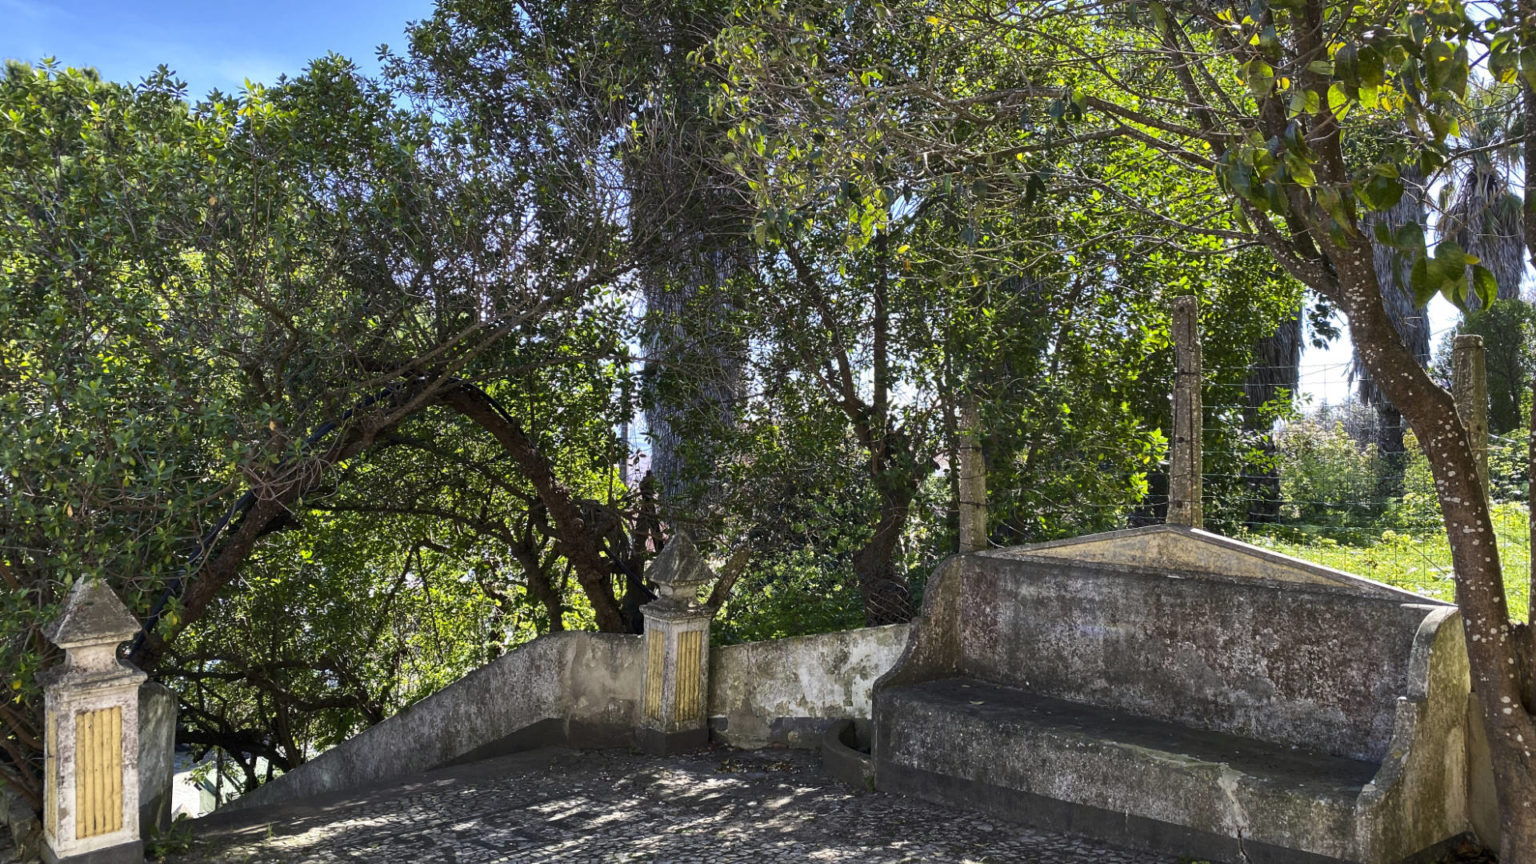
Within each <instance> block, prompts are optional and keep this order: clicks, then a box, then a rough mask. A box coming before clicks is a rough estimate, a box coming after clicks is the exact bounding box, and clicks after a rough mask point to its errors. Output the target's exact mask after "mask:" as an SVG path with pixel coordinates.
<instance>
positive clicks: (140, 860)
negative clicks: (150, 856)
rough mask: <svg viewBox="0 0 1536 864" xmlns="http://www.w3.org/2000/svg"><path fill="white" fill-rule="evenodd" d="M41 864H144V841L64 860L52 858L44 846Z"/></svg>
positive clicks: (50, 851)
mask: <svg viewBox="0 0 1536 864" xmlns="http://www.w3.org/2000/svg"><path fill="white" fill-rule="evenodd" d="M43 864H144V841H142V840H135V841H133V842H132V843H121V844H119V845H117V846H109V847H108V848H106V849H97V850H95V851H93V852H86V853H84V854H81V855H69V856H66V857H64V858H56V857H54V854H53V851H52V850H51V849H49V848H48V847H47V846H44V847H43Z"/></svg>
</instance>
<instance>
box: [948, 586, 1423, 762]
mask: <svg viewBox="0 0 1536 864" xmlns="http://www.w3.org/2000/svg"><path fill="white" fill-rule="evenodd" d="M971 563H972V566H967V567H965V568H964V571H963V574H964V575H963V583H962V586H963V587H962V588H961V590H960V592H959V597H958V600H959V604H958V608H957V609H956V611H957V612H958V617H959V646H958V647H959V649H960V655H961V656H960V669H959V670H958V671H960V672H961V673H962V674H964V675H967V676H971V677H975V678H979V679H982V680H986V681H992V682H994V683H998V684H1003V685H1007V686H1012V687H1018V688H1021V689H1024V690H1028V691H1030V692H1034V693H1039V694H1041V695H1046V696H1052V697H1056V698H1060V699H1066V700H1070V701H1074V702H1081V703H1086V704H1092V705H1098V706H1101V707H1105V708H1113V709H1119V710H1124V711H1127V712H1130V713H1133V714H1139V715H1142V716H1148V717H1156V718H1159V719H1165V720H1171V721H1174V722H1178V723H1182V724H1185V725H1189V726H1193V727H1197V728H1204V729H1210V730H1214V731H1219V732H1228V733H1232V734H1235V735H1241V736H1244V737H1249V738H1257V739H1260V740H1265V741H1272V742H1275V743H1280V744H1290V745H1294V746H1298V747H1305V748H1308V749H1312V750H1322V751H1325V752H1328V753H1332V754H1334V755H1339V756H1349V757H1352V758H1356V759H1364V760H1369V761H1380V760H1381V759H1382V758H1383V756H1384V755H1385V753H1386V750H1387V742H1388V740H1389V739H1390V737H1391V735H1392V728H1393V722H1394V716H1395V710H1396V702H1397V699H1398V697H1400V696H1404V695H1406V694H1407V692H1408V672H1409V668H1408V667H1409V659H1410V654H1411V651H1412V647H1413V640H1414V634H1415V633H1416V632H1417V630H1418V628H1419V624H1420V623H1421V622H1422V621H1423V619H1424V617H1425V616H1426V615H1427V614H1428V613H1429V612H1430V611H1431V609H1432V608H1433V607H1431V606H1428V605H1415V604H1411V603H1403V602H1400V601H1397V600H1394V599H1381V598H1372V597H1366V596H1359V595H1355V594H1351V593H1348V592H1341V591H1329V590H1313V589H1308V588H1305V587H1302V586H1295V585H1277V584H1273V583H1269V582H1264V581H1260V580H1229V579H1223V578H1218V577H1207V576H1193V575H1186V574H1172V573H1155V572H1133V571H1128V570H1126V569H1124V568H1110V567H1102V566H1092V565H1081V564H1073V563H1068V562H1060V561H1040V560H1033V561H1032V560H1028V559H1013V560H1009V559H1001V558H994V559H985V558H978V559H974V560H973V562H971ZM1426 602H1428V601H1426Z"/></svg>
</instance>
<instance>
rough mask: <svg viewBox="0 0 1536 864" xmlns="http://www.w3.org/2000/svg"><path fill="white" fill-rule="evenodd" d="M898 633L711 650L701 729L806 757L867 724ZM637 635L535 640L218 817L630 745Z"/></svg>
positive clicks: (641, 658) (637, 690) (640, 682)
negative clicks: (434, 773)
mask: <svg viewBox="0 0 1536 864" xmlns="http://www.w3.org/2000/svg"><path fill="white" fill-rule="evenodd" d="M906 640H907V626H906V625H904V624H898V625H893V626H890V627H871V628H867V629H863V630H850V631H847V632H844V633H827V634H824V635H820V636H806V637H802V638H798V639H779V640H774V641H771V642H754V643H749V644H745V645H728V646H725V647H723V648H717V649H712V650H711V652H710V655H711V662H710V694H709V699H710V712H709V713H710V725H711V729H712V732H713V735H714V737H715V738H716V740H719V741H721V742H723V743H725V744H728V745H730V746H733V747H765V746H769V745H774V744H778V745H788V746H791V747H807V748H809V747H815V746H817V745H818V742H819V737H820V734H821V732H822V730H823V729H825V728H826V727H827V726H828V725H829V724H830V723H832V722H834V721H836V720H840V719H852V720H858V721H867V720H868V719H869V714H870V690H871V687H872V685H873V684H874V680H875V679H876V678H878V677H879V676H881V675H883V674H884V673H885V672H886V670H888V669H890V668H891V666H892V665H893V664H894V663H895V662H896V658H897V657H898V656H900V654H901V651H902V648H903V647H904V646H905V645H906ZM644 646H645V642H644V638H643V637H640V636H628V635H616V634H608V633H586V632H570V633H555V634H551V635H548V636H542V637H540V638H538V639H535V640H533V641H532V642H529V643H528V644H526V645H524V646H522V647H521V648H518V649H517V650H516V651H512V652H510V653H508V654H506V655H505V656H503V657H501V658H499V659H497V660H496V662H494V663H491V664H489V665H487V666H485V667H483V668H481V669H477V670H475V671H474V672H471V673H470V674H468V675H466V676H464V678H462V679H460V680H459V681H456V682H454V683H453V684H450V685H449V686H447V687H444V688H443V689H442V690H440V691H438V692H437V693H434V694H433V695H431V696H429V697H427V698H426V699H423V700H421V701H420V702H418V703H416V704H415V705H412V706H410V707H409V708H406V709H405V710H403V711H401V712H400V713H398V714H396V715H394V716H393V717H390V718H389V719H387V720H385V721H384V722H383V723H380V724H378V725H377V726H373V727H370V728H368V729H365V730H363V731H362V732H360V733H358V734H357V735H355V736H353V737H352V738H349V739H347V740H346V741H344V742H342V743H341V744H338V745H337V746H336V747H334V748H332V749H330V750H327V751H326V752H325V753H322V754H320V755H319V756H317V757H316V758H314V759H313V760H311V761H309V762H306V763H305V764H303V765H301V766H299V767H298V768H296V769H294V770H293V771H290V772H288V773H287V774H284V775H282V776H280V777H277V778H276V779H274V780H272V781H271V782H269V783H267V784H265V785H263V786H261V787H260V788H258V789H256V790H255V791H254V792H250V793H248V794H246V795H243V796H241V797H240V798H238V799H236V800H235V801H232V802H230V803H229V804H228V805H225V809H228V808H243V807H252V806H261V805H265V804H276V803H279V802H283V801H291V800H294V799H298V798H307V797H310V796H313V795H321V794H325V793H328V792H339V791H344V790H348V789H357V788H362V787H366V786H370V785H373V784H377V783H380V782H383V781H387V780H390V779H393V778H398V777H403V776H407V775H411V774H416V773H419V772H422V771H427V770H430V769H432V768H437V767H441V766H443V765H452V764H457V763H462V762H473V761H476V760H479V759H488V758H491V757H494V756H501V755H505V754H507V753H513V752H517V751H519V750H528V749H532V748H535V747H544V746H550V745H555V744H566V745H570V746H574V747H605V746H628V745H631V744H633V743H634V740H635V738H634V735H635V728H636V726H637V725H638V723H639V721H640V709H641V704H642V701H643V697H644V692H643V691H644V686H645V662H646V657H645V648H644Z"/></svg>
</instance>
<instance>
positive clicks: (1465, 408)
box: [1451, 333, 1488, 494]
mask: <svg viewBox="0 0 1536 864" xmlns="http://www.w3.org/2000/svg"><path fill="white" fill-rule="evenodd" d="M1454 345H1455V347H1454V348H1453V350H1452V352H1451V395H1452V396H1454V397H1455V399H1456V413H1457V414H1459V415H1460V416H1461V423H1462V425H1463V426H1466V427H1467V438H1468V441H1469V443H1470V444H1471V445H1472V454H1473V455H1474V456H1476V457H1477V477H1478V479H1479V480H1481V481H1482V483H1483V492H1484V494H1487V492H1488V373H1487V360H1486V356H1485V351H1484V349H1483V337H1481V336H1478V335H1477V334H1475V333H1463V334H1461V335H1459V336H1457V337H1456V341H1455V343H1454Z"/></svg>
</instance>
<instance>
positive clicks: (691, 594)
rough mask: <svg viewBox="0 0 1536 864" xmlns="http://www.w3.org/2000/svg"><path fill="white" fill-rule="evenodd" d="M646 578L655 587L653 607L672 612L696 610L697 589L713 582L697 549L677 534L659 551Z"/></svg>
mask: <svg viewBox="0 0 1536 864" xmlns="http://www.w3.org/2000/svg"><path fill="white" fill-rule="evenodd" d="M646 575H647V576H649V577H650V579H651V581H652V582H654V583H656V592H657V598H656V600H655V603H656V604H659V605H662V606H668V607H671V608H676V609H682V608H689V607H692V606H697V605H698V597H699V589H700V588H701V587H703V586H704V585H706V584H708V583H710V582H713V581H714V579H715V573H714V571H713V570H711V569H710V568H709V564H708V563H707V562H705V560H704V556H702V555H700V554H699V549H698V547H697V546H694V545H693V540H692V539H691V538H690V537H689V536H688V535H687V534H684V533H683V532H681V531H679V532H677V533H676V534H673V535H672V539H671V540H668V541H667V545H666V546H664V547H662V550H661V554H660V555H657V556H656V559H655V560H654V561H652V562H651V566H650V567H649V568H647V570H646ZM648 605H649V604H648Z"/></svg>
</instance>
